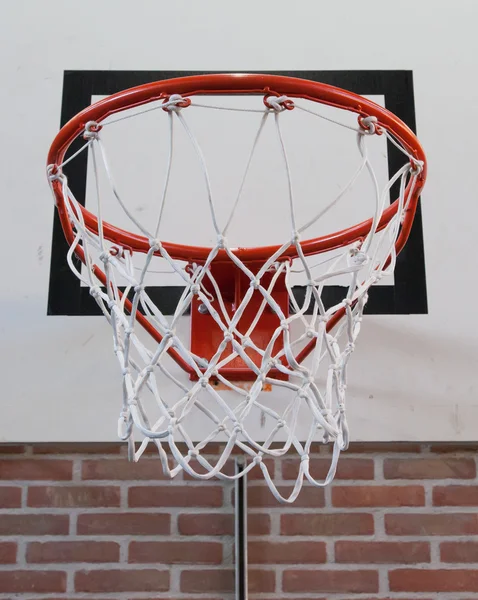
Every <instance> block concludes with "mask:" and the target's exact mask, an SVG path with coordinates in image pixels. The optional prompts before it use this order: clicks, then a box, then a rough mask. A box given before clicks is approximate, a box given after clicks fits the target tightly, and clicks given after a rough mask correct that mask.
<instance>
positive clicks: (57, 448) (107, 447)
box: [33, 442, 124, 454]
mask: <svg viewBox="0 0 478 600" xmlns="http://www.w3.org/2000/svg"><path fill="white" fill-rule="evenodd" d="M122 445H124V444H121V443H119V442H113V443H108V442H59V443H58V444H35V445H34V446H33V454H119V453H120V452H121V446H122Z"/></svg>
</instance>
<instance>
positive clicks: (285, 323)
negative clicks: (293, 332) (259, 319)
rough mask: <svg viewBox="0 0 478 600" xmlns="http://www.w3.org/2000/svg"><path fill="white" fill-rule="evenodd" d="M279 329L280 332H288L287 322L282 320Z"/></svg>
mask: <svg viewBox="0 0 478 600" xmlns="http://www.w3.org/2000/svg"><path fill="white" fill-rule="evenodd" d="M280 328H281V329H282V331H289V322H288V321H286V320H285V319H283V320H282V321H281V322H280Z"/></svg>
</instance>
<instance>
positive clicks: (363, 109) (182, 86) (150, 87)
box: [48, 73, 427, 262]
mask: <svg viewBox="0 0 478 600" xmlns="http://www.w3.org/2000/svg"><path fill="white" fill-rule="evenodd" d="M171 94H181V95H182V96H185V97H189V96H195V95H221V94H222V95H233V94H237V95H240V94H242V95H244V94H246V95H263V96H267V95H286V96H289V97H291V98H303V99H306V100H311V101H313V102H318V103H320V104H327V105H329V106H334V107H336V108H340V109H343V110H348V111H352V112H354V113H356V114H357V115H358V116H359V117H361V118H364V117H369V116H373V117H376V118H377V125H378V126H379V127H380V128H383V129H385V130H387V131H388V132H389V133H391V134H392V135H393V136H394V137H395V138H397V139H398V140H399V141H400V142H401V143H402V144H403V145H404V147H405V148H406V149H407V151H408V152H409V153H410V155H411V156H413V157H414V159H415V160H417V161H421V162H422V163H423V169H422V171H421V173H420V174H419V176H418V177H417V182H416V185H415V186H414V187H413V190H411V189H410V188H407V196H410V191H411V197H407V207H408V208H407V211H406V213H405V216H404V219H403V222H402V228H401V231H400V234H399V237H398V239H397V243H396V249H397V252H400V250H401V249H402V248H403V246H404V245H405V242H406V240H407V238H408V235H409V233H410V230H411V226H412V223H413V219H414V216H415V212H416V207H417V203H418V199H419V196H420V192H421V190H422V188H423V185H424V183H425V179H426V172H427V171H426V157H425V153H424V151H423V149H422V147H421V145H420V142H419V141H418V139H417V137H416V136H415V134H414V133H413V132H412V131H411V129H410V128H409V127H408V126H407V125H406V124H405V123H403V121H401V120H400V119H399V118H398V117H396V116H395V115H394V114H393V113H391V112H390V111H388V110H387V109H385V108H383V107H381V106H379V105H378V104H375V103H374V102H372V101H371V100H368V99H366V98H363V97H362V96H359V95H357V94H354V93H352V92H348V91H346V90H343V89H341V88H337V87H334V86H330V85H327V84H323V83H319V82H315V81H310V80H306V79H298V78H293V77H284V76H279V75H257V74H238V73H233V74H219V75H196V76H191V77H181V78H176V79H168V80H163V81H157V82H154V83H148V84H145V85H141V86H138V87H134V88H130V89H127V90H124V91H122V92H119V93H117V94H113V95H112V96H109V97H107V98H105V99H104V100H100V101H99V102H96V103H95V104H92V105H91V106H89V107H87V108H86V109H85V110H83V111H82V112H80V113H78V114H77V115H76V116H75V117H73V119H71V120H70V121H69V122H68V123H67V124H66V125H65V126H64V127H63V128H62V129H61V130H60V131H59V133H58V134H57V136H56V137H55V139H54V141H53V143H52V145H51V148H50V151H49V154H48V165H53V168H54V169H55V168H58V167H59V166H60V165H61V164H62V163H63V161H64V157H65V154H66V152H67V150H68V148H69V147H70V145H71V143H72V142H73V141H74V140H75V139H76V138H77V137H78V136H80V135H82V134H83V133H84V128H85V125H86V123H87V122H88V121H95V122H97V123H99V124H100V123H101V122H102V121H104V120H105V119H106V118H107V117H109V116H111V115H113V114H115V113H118V112H121V111H124V110H127V109H130V108H134V107H137V106H141V105H143V104H147V103H149V102H153V101H156V100H161V99H163V98H166V97H168V96H170V95H171ZM52 185H53V191H54V194H55V197H56V203H57V207H58V210H59V214H60V219H61V223H62V226H63V230H64V233H65V236H66V238H67V241H68V242H69V243H70V244H71V243H72V241H73V239H74V235H73V231H72V229H71V224H70V222H69V219H68V217H67V214H66V212H67V211H66V207H65V204H64V203H65V202H66V200H65V198H64V197H63V191H62V186H61V183H60V182H59V181H58V180H55V181H53V183H52ZM397 209H398V200H395V201H394V202H393V203H391V204H390V206H389V207H387V209H386V210H385V211H384V212H383V215H382V218H381V221H380V224H379V229H382V228H383V227H385V226H386V225H387V224H388V223H389V222H390V220H391V219H392V218H393V216H394V215H395V214H396V211H397ZM82 211H83V217H84V219H85V223H86V225H87V227H88V228H89V229H90V230H92V231H95V232H96V231H98V222H97V218H96V216H95V215H94V214H93V213H91V212H90V211H88V210H87V209H86V208H84V207H83V208H82ZM371 225H372V219H368V220H366V221H363V222H361V223H358V224H357V225H353V226H351V227H349V228H347V229H343V230H341V231H336V232H333V233H331V234H329V235H325V236H321V237H316V238H313V239H308V240H304V241H301V242H300V244H301V247H302V250H303V252H304V254H305V255H313V254H319V253H321V252H325V251H328V250H332V249H334V248H339V247H342V246H346V245H349V244H351V243H353V242H354V241H356V240H359V239H361V238H363V237H365V236H366V235H367V233H368V232H369V231H370V228H371ZM103 227H104V235H105V237H106V238H107V239H109V240H110V241H112V242H113V243H115V244H118V245H120V246H124V247H128V248H130V249H131V250H132V251H134V252H148V251H149V250H150V243H149V240H148V239H147V238H146V237H144V236H141V235H137V234H134V233H131V232H128V231H126V230H123V229H120V228H118V227H115V226H114V225H112V224H110V223H106V222H105V223H103ZM162 245H163V246H164V248H165V249H166V250H167V252H168V253H169V254H170V255H171V256H172V257H173V258H176V259H180V260H188V261H189V260H196V261H202V260H203V261H204V260H206V258H207V257H208V256H209V254H210V252H211V248H207V247H201V246H189V245H185V244H173V243H170V242H166V241H164V242H163V241H162ZM278 248H279V246H260V247H249V248H233V249H232V251H233V252H234V254H235V255H236V256H237V257H238V258H240V259H241V260H243V261H246V262H248V261H252V260H266V259H268V258H269V257H270V256H271V255H272V254H274V252H276V251H277V250H278ZM282 256H283V257H284V259H286V258H295V257H296V256H297V250H296V248H295V247H294V246H293V245H291V246H290V247H289V248H288V249H287V250H286V251H285V252H284V253H283V255H282ZM216 260H228V257H227V255H226V253H225V251H224V250H220V251H219V254H218V256H217V257H216Z"/></svg>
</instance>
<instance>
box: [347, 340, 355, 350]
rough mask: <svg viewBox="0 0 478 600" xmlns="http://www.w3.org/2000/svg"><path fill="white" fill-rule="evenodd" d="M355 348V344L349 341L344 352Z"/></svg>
mask: <svg viewBox="0 0 478 600" xmlns="http://www.w3.org/2000/svg"><path fill="white" fill-rule="evenodd" d="M354 350H355V344H354V343H353V342H349V343H348V344H347V346H346V347H345V351H346V352H349V353H350V352H353V351H354Z"/></svg>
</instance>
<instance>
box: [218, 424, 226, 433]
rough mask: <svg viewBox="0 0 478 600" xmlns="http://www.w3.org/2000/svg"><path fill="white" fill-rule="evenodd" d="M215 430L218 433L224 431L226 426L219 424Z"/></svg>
mask: <svg viewBox="0 0 478 600" xmlns="http://www.w3.org/2000/svg"><path fill="white" fill-rule="evenodd" d="M217 430H218V431H219V432H222V431H226V426H225V425H223V424H222V423H221V424H220V425H218V426H217Z"/></svg>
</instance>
